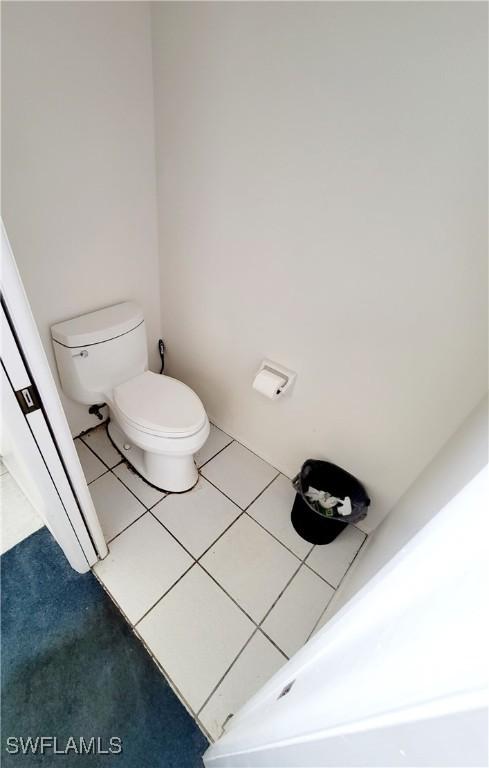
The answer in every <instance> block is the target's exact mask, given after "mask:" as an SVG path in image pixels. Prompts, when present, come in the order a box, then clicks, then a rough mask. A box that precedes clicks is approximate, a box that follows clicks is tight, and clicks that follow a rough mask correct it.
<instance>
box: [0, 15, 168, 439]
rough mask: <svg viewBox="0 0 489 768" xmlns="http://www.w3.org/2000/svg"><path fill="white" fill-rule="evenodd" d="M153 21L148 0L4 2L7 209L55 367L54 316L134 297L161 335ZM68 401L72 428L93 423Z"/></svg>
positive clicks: (152, 335) (153, 336) (152, 332)
mask: <svg viewBox="0 0 489 768" xmlns="http://www.w3.org/2000/svg"><path fill="white" fill-rule="evenodd" d="M149 21H150V17H149V8H148V6H147V4H146V3H103V2H102V3H84V2H81V3H78V2H73V3H71V2H70V3H58V2H53V3H50V2H43V3H37V2H32V3H30V2H26V3H17V2H5V3H2V28H3V30H2V35H3V39H2V44H3V51H2V54H3V61H2V63H3V79H2V85H3V94H2V96H3V99H2V107H3V110H2V111H3V124H2V128H3V146H2V159H3V174H2V177H3V178H2V182H3V200H2V216H3V219H4V222H5V226H6V229H7V233H8V236H9V239H10V242H11V245H12V249H13V252H14V255H15V258H16V261H17V264H18V266H19V270H20V272H21V276H22V279H23V281H24V285H25V288H26V291H27V294H28V296H29V300H30V303H31V307H32V310H33V313H34V316H35V319H36V322H37V325H38V327H39V330H40V333H41V337H42V340H43V344H44V347H45V349H46V353H47V355H48V359H49V361H50V364H51V366H52V368H53V370H55V363H54V356H53V352H52V348H51V341H50V335H49V328H50V326H51V325H52V324H53V323H56V322H59V321H60V320H64V319H67V318H69V317H73V316H75V315H78V314H82V313H83V312H88V311H91V310H93V309H98V308H99V307H103V306H107V305H109V304H113V303H116V302H118V301H123V300H125V299H132V300H134V301H137V302H139V303H140V304H141V305H142V307H143V309H144V312H145V315H146V319H147V327H148V335H149V341H150V344H151V345H153V346H154V345H156V341H157V339H158V337H159V335H160V333H159V326H160V315H159V266H158V255H157V228H156V215H155V213H156V178H155V153H154V115H153V88H152V71H151V37H150V25H149ZM152 362H153V366H154V365H155V364H156V351H155V350H154V349H153V348H152ZM63 403H64V406H65V410H66V413H67V416H68V420H69V422H70V426H71V429H72V432H73V434H77V433H79V432H80V431H81V430H82V429H86V428H87V427H89V426H91V425H92V424H93V423H94V419H93V417H89V416H88V414H87V412H86V409H85V408H84V407H82V406H79V405H76V404H75V403H73V402H71V401H70V400H68V399H67V398H63Z"/></svg>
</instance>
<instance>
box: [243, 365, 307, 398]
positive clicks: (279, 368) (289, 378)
mask: <svg viewBox="0 0 489 768" xmlns="http://www.w3.org/2000/svg"><path fill="white" fill-rule="evenodd" d="M262 371H263V372H266V373H269V374H271V375H273V376H275V377H276V379H277V380H276V382H275V383H274V388H273V391H270V392H264V391H263V390H262V389H261V387H260V385H259V381H260V379H261V378H262V377H260V374H261V373H262ZM296 376H297V374H296V373H295V371H291V370H289V368H285V366H283V365H280V364H279V363H274V362H273V361H272V360H263V361H262V363H261V365H260V367H259V368H258V371H257V372H256V375H255V378H254V381H253V388H254V389H256V390H257V391H258V392H260V393H261V394H263V395H264V396H265V397H269V398H270V399H271V400H275V399H276V398H277V397H279V396H280V395H283V394H284V393H285V392H287V390H290V388H291V387H292V384H293V383H294V381H295V379H296Z"/></svg>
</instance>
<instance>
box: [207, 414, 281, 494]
mask: <svg viewBox="0 0 489 768" xmlns="http://www.w3.org/2000/svg"><path fill="white" fill-rule="evenodd" d="M211 423H212V424H214V422H211ZM214 426H215V427H217V429H219V430H220V431H221V432H224V434H225V435H229V432H226V430H224V429H221V427H219V426H218V425H217V424H214ZM229 437H231V435H229ZM233 441H234V442H235V443H238V444H239V445H241V446H242V447H243V448H244V449H245V450H246V451H249V452H250V453H252V454H253V456H256V458H257V459H260V461H263V463H264V464H268V466H269V467H271V468H272V469H274V470H275V471H276V472H278V474H279V475H283V474H284V473H283V472H281V471H280V470H279V469H278V467H275V466H274V465H273V464H271V463H270V462H269V461H267V460H266V459H264V458H263V457H262V456H259V455H258V454H257V453H255V451H253V450H252V449H251V448H248V446H247V445H245V444H244V443H242V442H241V440H238V438H237V437H233ZM226 447H227V446H226ZM206 463H207V462H206ZM286 477H288V475H286ZM291 479H292V478H291V477H289V480H291Z"/></svg>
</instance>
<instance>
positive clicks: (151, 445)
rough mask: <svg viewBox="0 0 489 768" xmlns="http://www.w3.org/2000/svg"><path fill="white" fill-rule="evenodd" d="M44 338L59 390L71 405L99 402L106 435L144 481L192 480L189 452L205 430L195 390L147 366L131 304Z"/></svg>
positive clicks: (188, 483)
mask: <svg viewBox="0 0 489 768" xmlns="http://www.w3.org/2000/svg"><path fill="white" fill-rule="evenodd" d="M51 336H52V340H53V346H54V351H55V356H56V362H57V366H58V371H59V375H60V380H61V386H62V389H63V391H64V392H65V393H66V394H67V395H68V396H69V397H70V398H71V399H72V400H74V401H75V402H78V403H83V404H86V405H94V404H97V403H102V402H103V403H106V404H107V405H108V407H109V416H110V421H109V424H108V434H109V437H110V439H111V440H112V442H113V443H114V445H115V447H116V448H117V449H118V451H119V452H120V453H121V454H122V456H123V457H124V458H125V459H126V460H127V461H128V462H129V464H131V465H132V467H133V468H134V469H135V470H136V471H137V472H138V473H139V474H140V475H142V477H143V478H144V479H145V480H147V481H148V482H149V483H151V484H152V485H154V486H156V487H157V488H159V489H161V490H164V491H172V492H182V491H187V490H189V489H190V488H192V487H193V486H194V485H195V483H196V482H197V479H198V473H197V469H196V466H195V461H194V455H195V453H196V452H197V451H198V450H199V449H200V448H202V446H203V445H204V443H205V441H206V440H207V437H208V435H209V420H208V418H207V414H206V412H205V409H204V406H203V405H202V402H201V400H200V399H199V397H198V396H197V395H196V394H195V392H194V391H193V390H192V389H191V388H190V387H188V386H187V385H186V384H184V383H183V382H181V381H178V380H177V379H174V378H171V377H170V376H165V375H161V374H156V373H153V372H152V371H149V370H148V353H147V342H146V330H145V323H144V317H143V314H142V311H141V309H140V308H139V307H138V305H137V304H134V303H133V302H123V303H122V304H116V305H114V306H112V307H107V308H105V309H101V310H98V311H96V312H90V313H89V314H86V315H82V316H80V317H76V318H74V319H72V320H67V321H65V322H62V323H57V324H56V325H54V326H52V328H51Z"/></svg>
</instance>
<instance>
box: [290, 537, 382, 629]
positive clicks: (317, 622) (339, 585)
mask: <svg viewBox="0 0 489 768" xmlns="http://www.w3.org/2000/svg"><path fill="white" fill-rule="evenodd" d="M362 533H363V531H362ZM367 538H368V534H365V538H364V540H363V541H362V543H361V544H360V546H359V547H358V549H357V551H356V552H355V557H354V558H353V560H352V561H351V563H350V564H349V566H348V568H347V569H346V571H345V572H344V574H343V576H342V577H341V579H340V580H339V582H338V586H337V587H333V589H334V592H333V594H332V595H331V598H330V599H329V600H328V604H327V605H326V606H325V608H324V610H323V611H322V612H321V615H320V616H319V618H318V620H317V621H316V623H315V624H314V626H313V628H312V630H311V633H310V635H309V636H308V638H307V640H306V643H307V642H308V640H310V639H311V637H312V636H313V634H314V632H315V630H316V627H317V625H318V624H319V622H320V621H321V619H322V618H323V616H324V614H325V613H326V611H327V610H328V607H329V605H330V603H331V601H332V600H333V598H334V596H335V595H336V592H337V590H338V589H339V588H340V587H341V585H342V584H343V581H344V580H345V577H346V574H347V573H348V571H349V570H350V568H351V567H352V565H353V563H354V562H355V560H356V559H357V557H358V554H359V552H360V550H361V549H362V547H363V546H364V544H365V542H366V541H367ZM305 565H307V563H305ZM308 568H309V569H310V570H311V571H312V570H313V569H312V568H311V567H310V566H308ZM313 573H316V571H313ZM317 575H318V576H319V574H317ZM326 583H328V584H329V582H326ZM330 586H333V585H332V584H330Z"/></svg>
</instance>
